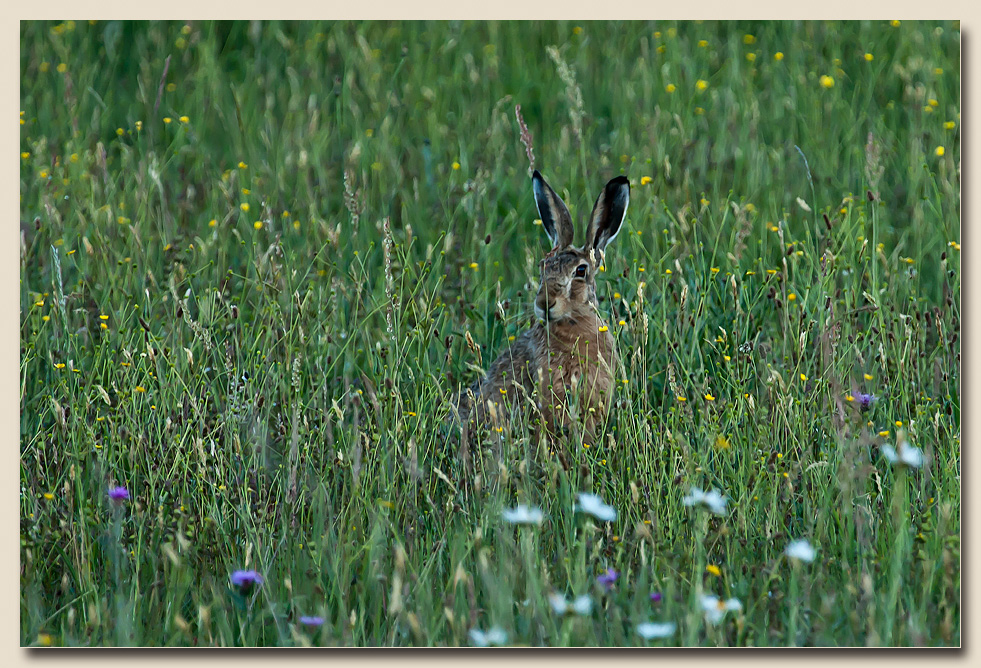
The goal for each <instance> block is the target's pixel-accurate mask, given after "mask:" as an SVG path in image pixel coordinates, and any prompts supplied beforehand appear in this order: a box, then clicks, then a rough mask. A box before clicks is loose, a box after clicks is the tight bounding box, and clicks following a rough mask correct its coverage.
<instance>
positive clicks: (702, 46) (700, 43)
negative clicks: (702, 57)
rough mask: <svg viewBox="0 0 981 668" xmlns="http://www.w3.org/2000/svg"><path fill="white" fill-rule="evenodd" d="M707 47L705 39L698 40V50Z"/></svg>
mask: <svg viewBox="0 0 981 668" xmlns="http://www.w3.org/2000/svg"><path fill="white" fill-rule="evenodd" d="M708 45H709V43H708V40H707V39H700V40H698V46H699V47H700V48H702V49H704V48H705V47H706V46H708Z"/></svg>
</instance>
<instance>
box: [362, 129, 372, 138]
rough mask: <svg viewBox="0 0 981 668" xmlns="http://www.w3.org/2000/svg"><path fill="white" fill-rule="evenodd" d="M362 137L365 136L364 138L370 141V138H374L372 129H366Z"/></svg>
mask: <svg viewBox="0 0 981 668" xmlns="http://www.w3.org/2000/svg"><path fill="white" fill-rule="evenodd" d="M364 136H365V137H368V138H369V139H370V138H371V137H374V136H375V131H374V129H372V128H368V129H367V130H365V131H364Z"/></svg>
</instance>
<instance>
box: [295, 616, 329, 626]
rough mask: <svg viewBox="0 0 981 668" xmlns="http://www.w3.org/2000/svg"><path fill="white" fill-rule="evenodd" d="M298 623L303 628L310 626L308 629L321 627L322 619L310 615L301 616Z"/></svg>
mask: <svg viewBox="0 0 981 668" xmlns="http://www.w3.org/2000/svg"><path fill="white" fill-rule="evenodd" d="M300 623H301V624H303V625H304V626H310V627H317V626H323V624H324V618H323V617H314V616H310V615H303V616H302V617H300Z"/></svg>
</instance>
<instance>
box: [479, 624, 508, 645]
mask: <svg viewBox="0 0 981 668" xmlns="http://www.w3.org/2000/svg"><path fill="white" fill-rule="evenodd" d="M507 641H508V634H507V633H506V632H505V631H504V629H502V628H501V627H500V626H492V627H491V628H490V629H488V630H487V632H486V633H485V632H484V631H481V630H480V629H470V642H472V643H473V644H474V645H476V646H477V647H487V646H489V645H504V644H506V643H507Z"/></svg>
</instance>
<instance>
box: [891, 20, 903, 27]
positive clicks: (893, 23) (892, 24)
mask: <svg viewBox="0 0 981 668" xmlns="http://www.w3.org/2000/svg"><path fill="white" fill-rule="evenodd" d="M900 23H902V21H897V20H896V19H893V20H892V21H890V22H889V24H890V25H891V26H892V27H893V28H898V27H899V24H900Z"/></svg>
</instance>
